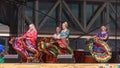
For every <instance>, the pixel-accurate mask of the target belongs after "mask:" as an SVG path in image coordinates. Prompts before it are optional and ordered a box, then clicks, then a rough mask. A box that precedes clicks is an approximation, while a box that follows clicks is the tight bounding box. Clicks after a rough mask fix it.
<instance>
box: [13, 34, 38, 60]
mask: <svg viewBox="0 0 120 68" xmlns="http://www.w3.org/2000/svg"><path fill="white" fill-rule="evenodd" d="M36 39H37V32H26V33H25V34H24V35H23V36H22V37H16V38H15V40H14V42H13V45H12V47H13V48H14V49H15V50H16V51H17V52H18V54H20V55H21V56H22V58H24V59H26V60H27V61H28V60H37V59H38V51H37V50H36V49H35V48H36Z"/></svg>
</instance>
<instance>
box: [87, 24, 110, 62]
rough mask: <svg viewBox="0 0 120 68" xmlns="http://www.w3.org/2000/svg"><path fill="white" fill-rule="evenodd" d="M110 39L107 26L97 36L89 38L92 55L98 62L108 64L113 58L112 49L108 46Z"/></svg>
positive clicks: (88, 42)
mask: <svg viewBox="0 0 120 68" xmlns="http://www.w3.org/2000/svg"><path fill="white" fill-rule="evenodd" d="M108 38H109V35H108V32H107V28H106V27H105V26H101V31H100V32H98V33H97V34H96V35H95V36H91V37H89V38H87V45H88V48H89V50H90V53H91V54H92V56H93V57H94V58H95V59H96V60H97V61H98V62H107V61H108V60H109V59H110V58H111V52H110V48H109V46H108V44H107V40H108Z"/></svg>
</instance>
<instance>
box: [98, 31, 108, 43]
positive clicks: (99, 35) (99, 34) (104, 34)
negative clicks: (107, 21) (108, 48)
mask: <svg viewBox="0 0 120 68" xmlns="http://www.w3.org/2000/svg"><path fill="white" fill-rule="evenodd" d="M96 36H97V37H99V38H104V37H105V36H108V38H109V35H108V33H107V32H106V33H102V32H98V33H97V35H96ZM108 38H107V39H106V40H103V41H105V42H106V41H107V40H108Z"/></svg>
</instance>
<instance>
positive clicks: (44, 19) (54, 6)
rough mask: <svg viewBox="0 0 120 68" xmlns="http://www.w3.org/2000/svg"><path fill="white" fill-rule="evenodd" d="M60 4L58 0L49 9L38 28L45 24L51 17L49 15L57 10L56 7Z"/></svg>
mask: <svg viewBox="0 0 120 68" xmlns="http://www.w3.org/2000/svg"><path fill="white" fill-rule="evenodd" d="M59 4H60V1H59V0H58V1H57V2H56V3H55V4H54V5H53V7H52V8H51V9H50V10H49V11H48V13H47V14H46V16H45V17H44V18H43V19H42V21H41V22H40V25H39V27H38V30H40V29H41V27H42V26H43V24H44V23H45V22H46V21H47V19H48V18H49V16H50V15H51V14H52V12H53V11H54V10H55V8H56V7H57V6H58V5H59Z"/></svg>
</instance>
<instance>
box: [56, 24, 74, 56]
mask: <svg viewBox="0 0 120 68" xmlns="http://www.w3.org/2000/svg"><path fill="white" fill-rule="evenodd" d="M69 34H70V31H69V29H68V23H67V22H64V23H63V24H62V31H61V33H60V39H58V44H59V45H60V47H61V48H64V49H67V50H68V51H69V53H70V54H73V51H72V49H71V48H70V47H69V46H68V45H69Z"/></svg>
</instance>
